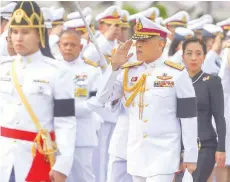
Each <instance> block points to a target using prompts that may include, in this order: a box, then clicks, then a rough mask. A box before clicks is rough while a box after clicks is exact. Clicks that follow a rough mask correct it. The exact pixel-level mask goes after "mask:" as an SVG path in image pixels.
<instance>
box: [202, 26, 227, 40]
mask: <svg viewBox="0 0 230 182" xmlns="http://www.w3.org/2000/svg"><path fill="white" fill-rule="evenodd" d="M218 33H221V34H222V37H223V29H222V28H221V27H220V26H217V25H214V24H205V25H204V26H203V32H202V35H203V37H213V38H214V37H215V36H216V35H217V34H218Z"/></svg>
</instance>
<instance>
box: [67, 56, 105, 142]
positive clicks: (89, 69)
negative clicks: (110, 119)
mask: <svg viewBox="0 0 230 182" xmlns="http://www.w3.org/2000/svg"><path fill="white" fill-rule="evenodd" d="M64 64H65V65H66V66H68V67H69V68H70V69H71V71H72V74H73V79H72V80H73V83H74V87H75V88H74V96H75V116H76V118H77V136H76V146H77V147H85V146H88V147H89V146H90V147H93V146H96V145H97V144H98V138H97V129H98V128H99V127H98V126H97V124H98V123H97V121H96V120H95V119H96V118H95V117H96V116H95V115H96V113H94V112H93V111H92V110H91V108H90V107H89V106H88V102H90V101H89V99H90V97H91V96H92V94H93V95H94V96H95V95H96V85H95V83H96V80H97V78H98V77H99V76H100V74H101V72H100V70H99V69H97V68H95V67H93V66H91V65H88V64H86V63H84V61H83V60H82V59H81V57H79V58H78V59H76V60H74V61H72V62H67V61H64Z"/></svg>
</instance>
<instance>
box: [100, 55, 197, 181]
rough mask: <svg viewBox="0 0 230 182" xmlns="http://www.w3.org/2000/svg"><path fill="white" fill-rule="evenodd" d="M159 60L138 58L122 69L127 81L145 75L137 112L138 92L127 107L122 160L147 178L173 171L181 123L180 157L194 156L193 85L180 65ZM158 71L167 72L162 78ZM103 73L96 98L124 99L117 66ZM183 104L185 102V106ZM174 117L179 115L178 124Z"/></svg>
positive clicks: (194, 158)
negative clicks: (182, 153)
mask: <svg viewBox="0 0 230 182" xmlns="http://www.w3.org/2000/svg"><path fill="white" fill-rule="evenodd" d="M164 60H166V59H165V58H164V57H163V56H162V57H160V58H159V59H158V60H156V61H154V62H153V63H150V64H146V63H143V64H142V65H140V66H137V67H133V68H131V70H130V71H129V73H128V85H129V86H131V85H133V84H134V83H135V82H136V81H138V80H137V79H133V78H136V77H137V78H138V79H140V77H141V75H142V74H146V75H147V77H146V91H145V93H144V101H145V103H144V106H145V108H144V111H143V118H142V119H139V118H138V113H139V111H138V109H139V107H138V103H139V94H138V95H137V96H136V97H135V98H134V100H133V104H131V106H129V107H128V114H129V122H130V125H129V126H130V127H129V137H128V150H127V162H128V163H127V165H128V172H129V173H130V174H132V175H133V176H141V177H143V178H149V177H152V176H155V175H161V174H165V175H167V174H172V175H173V174H174V173H175V172H176V171H177V170H178V167H179V161H180V151H181V143H180V142H181V127H182V133H183V135H182V137H183V142H184V146H185V156H184V161H185V162H196V161H197V155H198V148H197V140H196V139H197V118H196V116H195V115H196V107H195V92H194V88H193V86H192V82H191V79H190V77H189V75H188V73H187V71H186V70H185V69H184V70H183V71H178V70H177V69H175V68H171V67H169V66H166V65H164V62H163V61H164ZM118 75H119V76H118ZM161 76H166V77H167V76H168V77H167V80H169V81H166V82H162V80H161V79H164V78H162V77H161ZM104 78H105V79H106V81H104V85H103V86H102V88H101V90H99V91H98V97H99V99H100V101H101V102H107V101H111V100H115V99H118V98H122V100H123V102H125V98H124V97H122V96H123V87H122V82H123V79H124V78H123V74H120V70H118V71H112V67H111V66H110V67H109V68H108V70H107V71H106V73H105V75H104ZM162 83H163V84H169V86H168V87H167V86H166V87H162V86H161V85H162ZM170 84H171V86H170ZM129 96H130V93H127V92H125V97H126V98H129ZM166 103H167V104H166ZM187 104H189V105H190V104H191V108H189V107H188V105H187ZM185 106H186V107H185ZM188 108H189V109H188ZM183 109H184V110H183ZM191 111H192V112H191ZM178 118H180V120H181V126H180V120H179V119H178ZM162 126H167V127H162ZM136 181H138V180H136ZM162 182H166V181H162Z"/></svg>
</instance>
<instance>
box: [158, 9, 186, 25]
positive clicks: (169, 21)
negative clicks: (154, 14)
mask: <svg viewBox="0 0 230 182" xmlns="http://www.w3.org/2000/svg"><path fill="white" fill-rule="evenodd" d="M189 19H190V17H189V14H188V13H187V12H186V11H180V12H178V13H176V14H174V15H173V16H171V17H169V18H166V19H164V20H163V21H162V24H163V25H165V26H167V25H175V26H186V25H187V23H188V21H189Z"/></svg>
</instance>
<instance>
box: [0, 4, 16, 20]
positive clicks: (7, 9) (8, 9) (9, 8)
mask: <svg viewBox="0 0 230 182" xmlns="http://www.w3.org/2000/svg"><path fill="white" fill-rule="evenodd" d="M16 5H17V3H16V2H10V3H9V4H7V5H6V6H4V7H1V8H0V16H1V17H2V18H4V19H7V20H9V19H10V17H11V14H12V12H13V11H14V8H15V6H16Z"/></svg>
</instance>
